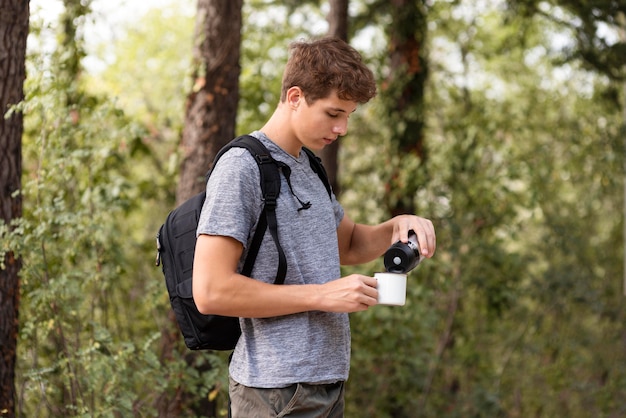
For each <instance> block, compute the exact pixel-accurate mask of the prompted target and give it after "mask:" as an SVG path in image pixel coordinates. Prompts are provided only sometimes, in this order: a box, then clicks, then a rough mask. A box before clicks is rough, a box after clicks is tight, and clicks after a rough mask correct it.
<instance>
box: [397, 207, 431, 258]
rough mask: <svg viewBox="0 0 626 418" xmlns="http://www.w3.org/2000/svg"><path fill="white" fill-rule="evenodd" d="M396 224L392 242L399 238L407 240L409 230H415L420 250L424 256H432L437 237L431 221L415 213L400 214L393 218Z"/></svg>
mask: <svg viewBox="0 0 626 418" xmlns="http://www.w3.org/2000/svg"><path fill="white" fill-rule="evenodd" d="M395 220H396V224H395V227H394V234H393V240H392V242H395V241H397V240H400V241H402V242H404V243H406V242H408V240H409V231H411V230H412V231H413V232H415V236H416V237H417V243H418V244H419V247H420V252H421V254H422V255H423V256H424V257H428V258H430V257H432V256H433V255H434V254H435V249H436V248H437V239H436V235H435V227H434V226H433V223H432V222H431V221H430V220H429V219H426V218H422V217H419V216H415V215H400V216H398V217H396V218H395Z"/></svg>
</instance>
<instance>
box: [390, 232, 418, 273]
mask: <svg viewBox="0 0 626 418" xmlns="http://www.w3.org/2000/svg"><path fill="white" fill-rule="evenodd" d="M384 260H385V268H386V269H387V271H388V272H389V273H408V272H409V271H411V270H413V269H414V268H415V267H417V265H418V264H419V263H420V261H421V255H420V247H419V245H418V244H417V236H416V235H415V232H413V231H412V230H411V231H409V242H407V243H406V244H405V243H403V242H402V241H398V242H395V243H394V244H393V245H392V246H391V247H389V249H388V250H387V252H385V258H384Z"/></svg>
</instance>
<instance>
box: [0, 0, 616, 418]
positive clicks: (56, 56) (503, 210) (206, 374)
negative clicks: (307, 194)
mask: <svg viewBox="0 0 626 418" xmlns="http://www.w3.org/2000/svg"><path fill="white" fill-rule="evenodd" d="M105 2H106V0H63V1H59V2H56V4H57V5H59V11H60V14H58V15H54V16H53V18H52V19H51V18H50V16H49V15H45V19H44V14H42V13H41V11H40V10H39V9H38V6H37V4H38V3H35V2H34V1H32V2H31V10H30V16H29V18H28V19H29V24H30V27H29V29H28V31H29V35H28V48H27V56H26V60H25V69H26V75H27V77H26V80H25V83H24V97H25V99H24V100H23V101H22V102H20V103H19V104H16V103H9V104H13V105H16V106H15V107H12V108H11V110H9V111H8V113H7V114H6V116H5V123H8V122H10V121H11V120H12V118H14V117H15V115H23V134H22V135H20V140H21V155H17V156H16V155H13V157H15V158H20V159H21V177H20V178H21V190H20V191H19V193H16V190H8V192H10V196H7V195H6V193H7V189H8V187H5V186H3V192H2V193H4V195H3V196H2V197H3V199H5V201H7V199H9V200H10V199H18V198H19V199H22V202H23V206H22V212H21V214H20V215H21V216H14V217H11V216H8V214H7V212H6V211H4V210H3V213H2V215H3V217H2V219H3V220H4V221H3V222H0V238H1V242H0V260H3V263H2V265H1V266H0V273H1V275H0V279H1V280H2V282H3V283H2V288H3V290H4V292H5V293H1V294H0V295H4V296H6V294H7V293H6V289H7V287H8V286H13V288H14V289H17V283H18V282H17V280H16V279H15V277H17V276H15V273H16V271H17V269H16V268H15V266H16V265H17V266H18V267H19V278H20V279H19V286H20V287H19V295H20V296H19V304H18V303H17V302H16V301H17V300H18V298H17V297H15V298H14V300H13V303H12V302H11V300H8V299H7V300H0V303H2V305H3V308H2V309H3V313H0V316H4V318H5V319H6V318H9V316H7V315H9V313H10V312H17V311H18V309H19V329H18V331H19V333H18V334H15V335H16V338H17V349H16V350H17V351H16V353H14V354H16V356H15V359H16V361H15V362H14V375H13V374H11V370H9V367H8V366H7V364H9V365H11V364H12V363H11V362H10V361H9V363H7V362H6V360H7V359H9V360H10V356H7V355H6V352H7V350H8V349H7V347H10V346H9V345H7V344H6V341H7V340H6V338H8V337H7V335H9V337H10V336H11V335H13V334H11V333H10V332H9V333H8V334H7V333H6V331H5V330H3V331H2V332H3V355H4V360H5V362H4V363H3V366H4V370H3V372H2V377H3V382H2V386H1V387H2V392H3V393H4V395H3V396H2V397H0V398H2V400H3V402H4V404H2V405H0V416H13V415H15V416H21V417H61V416H84V417H131V416H136V417H152V416H161V417H172V416H181V417H192V416H216V417H222V416H225V411H226V407H227V404H226V400H227V398H226V390H227V368H226V365H227V356H228V353H220V352H191V351H189V350H187V349H186V348H185V347H184V344H183V341H182V338H180V336H179V334H178V330H177V329H176V327H175V324H174V323H173V322H172V317H171V315H170V307H169V301H168V298H167V294H166V291H165V286H164V281H163V276H162V273H161V270H160V268H158V267H155V265H154V257H155V251H156V248H155V234H156V232H157V230H158V228H159V226H160V225H161V223H162V222H163V220H164V219H165V216H166V215H167V213H168V212H169V211H170V210H171V209H173V207H174V206H175V205H176V202H177V201H180V200H181V199H183V197H184V196H183V195H184V194H189V193H191V192H190V191H189V190H187V189H185V190H187V191H184V190H183V188H182V186H181V184H182V183H183V182H182V180H181V179H182V177H183V174H184V173H185V170H186V168H185V167H188V166H186V164H188V163H189V158H190V154H193V155H205V154H206V155H205V159H204V160H202V161H200V162H198V163H197V164H196V165H197V166H199V167H200V168H199V169H198V170H206V169H207V168H208V162H209V161H210V158H211V156H212V153H214V152H215V149H217V148H216V147H218V146H219V145H220V144H222V143H224V142H226V141H228V140H229V139H230V138H231V137H232V136H233V135H235V134H242V133H247V132H249V131H251V130H254V129H256V128H258V127H260V126H261V124H262V123H263V122H264V121H265V120H266V119H267V118H268V117H269V115H270V114H271V112H272V111H273V109H274V107H275V105H276V103H277V101H278V98H279V86H280V78H281V75H282V74H281V72H282V67H283V65H284V63H285V61H286V58H287V46H288V44H289V42H290V41H293V40H296V39H299V38H309V37H311V36H323V35H326V34H328V33H333V34H338V35H339V36H342V37H344V38H347V39H349V41H350V42H351V43H352V44H353V45H354V46H355V47H356V48H357V49H358V50H359V51H360V52H361V53H362V54H363V56H364V58H365V59H366V60H367V62H368V64H369V66H370V68H371V69H372V70H373V71H374V72H375V74H376V76H377V78H378V80H379V94H378V96H377V97H376V98H375V99H374V100H372V101H371V102H370V103H369V104H367V105H365V106H363V107H361V108H360V109H359V110H358V111H357V113H356V114H355V115H354V116H353V117H352V118H351V125H350V129H349V133H348V135H347V136H346V137H344V138H343V139H341V141H340V146H339V148H338V149H335V150H334V151H330V153H329V155H324V160H325V162H327V163H328V165H330V168H331V170H332V173H333V178H334V179H335V181H336V190H337V192H338V193H340V200H341V201H342V203H343V204H344V206H345V208H346V210H347V211H348V213H350V214H351V215H352V217H353V218H354V219H356V220H357V221H361V222H377V221H381V220H384V219H386V218H388V217H389V216H391V215H393V214H396V213H401V212H406V211H413V212H415V213H418V214H420V215H422V216H424V217H428V218H430V219H432V220H433V221H434V223H435V227H436V230H437V234H438V237H437V238H438V248H437V253H436V255H435V257H434V258H433V259H431V260H428V261H425V262H424V263H422V264H421V265H420V266H419V268H418V269H416V270H414V271H413V272H411V274H410V275H409V286H408V301H407V304H406V306H404V307H402V308H392V307H374V308H371V309H369V310H368V311H367V312H362V313H358V314H353V315H351V322H352V331H353V349H352V351H353V359H352V369H351V375H350V380H349V381H348V384H347V395H346V402H347V406H346V416H347V417H354V418H356V417H376V418H385V417H390V418H392V417H393V418H401V417H411V418H412V417H449V418H454V417H623V416H626V326H625V324H626V312H625V310H624V297H625V296H624V291H625V290H624V286H625V281H624V275H625V273H624V207H625V190H626V188H625V166H626V158H625V150H626V144H625V141H626V4H625V2H624V0H602V1H585V0H542V1H540V0H479V1H469V0H468V1H459V0H394V1H387V0H350V1H349V2H348V1H345V2H341V1H337V0H333V1H330V2H327V1H321V0H312V1H295V0H285V1H273V0H248V1H244V2H243V4H242V2H241V0H233V1H230V0H223V1H219V0H198V2H197V3H196V2H193V1H192V0H186V1H183V2H177V1H172V2H171V4H170V5H167V4H160V5H159V7H156V8H153V9H149V10H147V12H145V13H144V12H143V11H142V12H137V11H134V12H130V13H131V14H130V16H131V17H130V18H128V20H127V24H125V26H124V27H123V30H121V31H117V32H115V36H113V37H110V38H108V39H106V40H101V41H95V42H94V41H91V42H88V41H89V39H90V36H93V35H94V32H93V31H95V30H96V29H95V28H96V27H97V25H98V23H99V22H102V21H104V20H106V16H105V15H103V14H102V13H98V12H97V10H99V9H98V7H97V6H99V5H101V4H103V3H105ZM18 3H23V1H21V0H20V1H19V2H17V1H14V0H0V5H3V6H4V8H3V7H0V10H2V13H5V11H6V10H8V9H7V7H8V6H7V5H9V4H13V5H15V4H18ZM40 3H41V2H40ZM46 3H52V2H50V1H49V0H46ZM129 3H132V2H129ZM341 3H343V4H344V9H337V7H338V5H339V6H340V5H341ZM123 4H124V3H123V2H122V3H120V6H119V10H117V12H118V13H123V12H124V10H125V9H124V8H125V7H127V6H124V5H123ZM226 4H228V6H226ZM128 7H129V6H128ZM345 7H347V9H346V8H345ZM338 10H339V11H341V10H344V11H347V13H344V14H343V15H342V14H341V13H339V12H338ZM207 11H210V12H211V13H207ZM238 13H239V14H238ZM201 16H208V18H207V19H198V20H197V19H196V18H197V17H201ZM342 16H343V17H342ZM238 19H239V20H238ZM0 21H2V23H0V25H1V26H4V27H6V26H7V25H9V23H7V21H6V20H2V19H0ZM337 22H340V23H341V22H343V26H342V25H339V30H338V29H337V26H336V23H337ZM203 25H205V26H203ZM207 25H208V26H207ZM203 28H204V30H205V34H204V36H200V37H199V36H198V32H199V31H201V30H202V29H203ZM207 28H208V31H207ZM211 28H213V29H215V31H217V32H216V33H213V32H211V33H209V32H210V30H211ZM341 28H343V30H341ZM215 31H214V32H215ZM239 36H240V38H239ZM91 39H93V38H91ZM198 39H200V41H198ZM204 39H210V40H212V42H213V43H212V44H211V45H209V49H210V47H213V48H215V47H216V45H217V46H220V45H221V46H227V48H228V49H226V52H227V53H226V54H223V55H224V56H223V57H222V56H215V55H211V54H210V53H209V54H208V55H207V54H206V50H202V48H201V45H200V43H202V40H204ZM194 40H195V41H194ZM205 46H206V45H205ZM199 52H200V54H199ZM203 54H204V55H203ZM219 59H223V60H224V61H223V62H224V63H226V62H227V61H228V59H230V60H231V61H230V63H229V64H228V65H227V64H223V65H221V64H220V62H221V61H219ZM233 59H234V60H235V61H234V63H233V62H232V60H233ZM216 62H217V64H216V65H213V67H211V63H216ZM207 63H208V64H207ZM237 63H238V64H237ZM239 66H240V67H239ZM239 68H240V70H239ZM220 71H221V73H220ZM216 74H219V76H218V75H216ZM229 74H230V75H232V74H234V80H235V84H236V85H235V86H233V87H232V88H226V87H224V89H225V90H227V91H224V95H225V96H228V97H230V98H231V99H232V98H233V97H234V98H235V100H234V101H232V100H231V102H229V103H234V106H233V108H232V109H231V108H228V106H219V108H218V109H210V106H207V105H206V103H205V106H204V109H205V111H207V109H209V110H208V111H207V112H208V113H209V114H208V115H204V116H203V115H202V113H201V112H200V114H198V113H195V114H194V111H196V112H197V108H196V107H194V103H197V102H196V101H197V100H198V93H204V94H203V95H202V97H204V98H205V99H206V97H209V96H211V95H210V94H208V93H207V90H206V89H207V88H209V87H210V88H212V89H213V90H212V91H213V92H214V93H215V92H218V89H217V88H216V87H215V86H216V84H215V83H218V81H219V80H222V81H223V80H226V79H227V78H228V75H229ZM0 75H2V74H0ZM3 77H4V75H3ZM231 81H232V80H231ZM2 82H4V83H6V79H4V80H2V81H0V83H2ZM220 82H221V81H220ZM5 87H6V86H5ZM209 93H210V91H209ZM3 103H6V102H3ZM214 107H215V106H214ZM194 109H195V110H194ZM2 111H3V112H6V111H7V109H3V110H2ZM219 111H223V112H227V114H224V113H219ZM211 112H212V113H211ZM216 112H217V113H216ZM198 115H199V116H198ZM235 116H236V119H235ZM207 118H209V119H210V120H211V122H210V123H209V124H206V123H205V122H206V120H207ZM211 118H212V119H211ZM203 121H204V122H203ZM203 123H204V125H203ZM202 127H204V128H205V130H204V134H205V135H204V137H203V138H204V139H202V140H199V139H198V137H202V132H201V133H200V134H197V130H198V129H201V128H202ZM194 129H195V130H196V134H194ZM3 135H4V133H3ZM194 135H195V136H194ZM194 138H195V139H194ZM2 140H3V141H5V140H6V137H4V136H3V138H2ZM203 141H204V142H203ZM5 149H6V148H5ZM190 151H193V152H190ZM3 152H4V151H3ZM10 157H11V155H8V154H7V155H4V156H3V157H2V158H10ZM335 157H336V159H335V160H334V159H333V158H335ZM2 161H5V160H2ZM2 164H4V163H2ZM6 167H8V166H5V168H6ZM0 171H3V169H0ZM198 173H200V172H199V171H198V172H191V174H190V175H191V177H192V180H191V183H193V181H194V180H193V179H195V178H197V177H198V176H199V175H200V176H201V175H202V174H203V173H201V174H198ZM186 184H187V185H189V184H190V183H189V182H187V183H186ZM192 188H193V187H192ZM16 256H17V257H16ZM16 260H18V261H19V263H18V264H16ZM12 266H13V267H12ZM382 268H383V265H382V260H377V261H376V262H373V263H371V264H369V265H366V266H359V267H357V268H350V269H348V268H346V269H345V270H344V272H345V273H346V274H347V273H349V272H351V271H358V272H361V273H366V274H373V273H374V272H376V271H380V270H381V269H382ZM4 296H3V297H4ZM9 308H11V309H13V308H14V310H13V311H10V312H9V311H7V310H6V309H9ZM7 312H9V313H7ZM8 322H10V321H8V320H5V321H2V320H0V325H1V326H2V327H3V328H7V327H10V326H11V325H12V324H11V323H8ZM14 351H15V350H14ZM9 354H10V353H9ZM9 378H10V379H11V380H12V382H11V383H7V379H9Z"/></svg>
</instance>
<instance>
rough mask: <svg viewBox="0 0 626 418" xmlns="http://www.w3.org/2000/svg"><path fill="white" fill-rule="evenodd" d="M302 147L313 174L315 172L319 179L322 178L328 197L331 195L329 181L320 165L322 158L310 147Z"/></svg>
mask: <svg viewBox="0 0 626 418" xmlns="http://www.w3.org/2000/svg"><path fill="white" fill-rule="evenodd" d="M302 149H303V150H304V152H306V153H307V155H308V156H309V163H310V164H311V169H312V170H313V171H314V172H315V174H317V176H318V177H319V178H320V180H322V183H324V187H326V191H327V192H328V197H330V196H331V195H332V190H331V188H330V181H328V174H327V173H326V169H325V168H324V166H323V165H322V160H321V159H320V157H318V156H317V155H315V153H314V152H313V151H311V150H310V149H308V148H306V147H302Z"/></svg>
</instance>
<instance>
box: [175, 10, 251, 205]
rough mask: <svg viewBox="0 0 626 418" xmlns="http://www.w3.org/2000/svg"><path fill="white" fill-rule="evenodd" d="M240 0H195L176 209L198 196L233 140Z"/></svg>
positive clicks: (236, 91)
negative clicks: (215, 161) (191, 71)
mask: <svg viewBox="0 0 626 418" xmlns="http://www.w3.org/2000/svg"><path fill="white" fill-rule="evenodd" d="M242 3H243V1H242V0H231V1H220V0H198V14H197V17H196V30H195V43H194V45H195V48H194V66H195V71H194V74H193V77H194V80H193V81H194V86H193V89H192V91H191V92H190V93H189V95H188V97H187V109H186V115H185V126H184V128H183V137H182V141H181V146H182V149H183V161H182V166H181V171H180V180H179V183H178V189H177V191H176V203H177V205H179V204H181V203H182V202H184V201H185V200H187V199H188V198H189V197H191V196H193V195H194V194H196V193H198V192H200V191H202V190H203V189H204V186H205V174H206V173H207V170H208V169H209V168H210V164H211V163H212V162H213V158H215V155H216V154H217V151H219V149H220V148H221V147H222V146H224V145H225V144H226V143H227V142H229V141H230V140H231V139H232V138H233V137H234V136H235V121H236V115H237V103H238V101H239V73H240V67H239V55H240V47H241V24H242V19H241V8H242Z"/></svg>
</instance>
